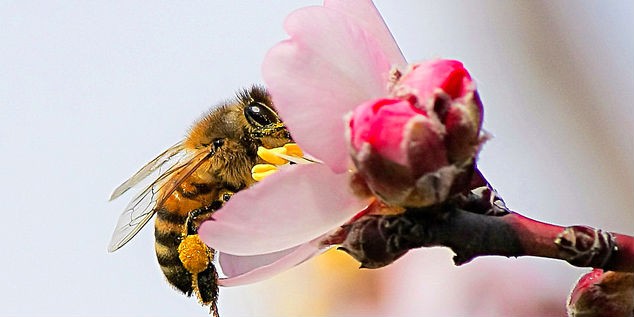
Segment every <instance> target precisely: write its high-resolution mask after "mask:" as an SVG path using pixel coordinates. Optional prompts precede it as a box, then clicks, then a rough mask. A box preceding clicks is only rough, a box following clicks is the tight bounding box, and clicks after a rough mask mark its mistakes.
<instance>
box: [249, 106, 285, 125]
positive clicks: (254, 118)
mask: <svg viewBox="0 0 634 317" xmlns="http://www.w3.org/2000/svg"><path fill="white" fill-rule="evenodd" d="M244 116H245V117H246V118H247V121H249V124H251V125H253V126H256V127H266V126H268V125H271V124H274V123H279V122H280V118H279V117H278V116H277V114H276V113H275V111H273V109H271V108H269V107H268V106H267V105H265V104H263V103H261V102H257V101H254V102H251V103H249V104H248V105H247V106H246V107H245V108H244Z"/></svg>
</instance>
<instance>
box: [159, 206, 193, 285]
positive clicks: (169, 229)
mask: <svg viewBox="0 0 634 317" xmlns="http://www.w3.org/2000/svg"><path fill="white" fill-rule="evenodd" d="M186 219H187V215H179V214H178V213H175V212H170V211H167V210H166V209H164V208H162V209H160V210H158V211H157V212H156V221H155V223H154V237H155V239H156V240H155V242H154V248H155V249H156V257H157V259H158V262H159V265H160V266H161V270H162V271H163V274H165V277H166V278H167V281H168V282H169V283H170V284H172V285H174V286H175V287H176V288H177V289H179V290H180V291H181V292H183V293H185V294H186V295H187V296H190V295H191V294H192V291H193V288H192V274H191V273H190V272H189V271H187V269H185V267H184V266H183V263H181V260H180V259H179V257H178V246H179V244H180V243H181V241H182V240H183V237H184V235H185V233H186V232H187V230H186V227H185V221H186Z"/></svg>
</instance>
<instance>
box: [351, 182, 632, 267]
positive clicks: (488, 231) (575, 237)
mask: <svg viewBox="0 0 634 317" xmlns="http://www.w3.org/2000/svg"><path fill="white" fill-rule="evenodd" d="M470 195H473V194H470ZM457 201H458V202H456V200H454V201H449V202H447V203H445V204H441V205H436V206H431V207H425V208H410V209H407V211H406V212H405V213H403V214H400V215H374V214H368V215H366V216H363V217H361V218H360V219H358V220H357V221H355V222H354V223H352V224H351V225H350V226H348V227H347V228H346V230H347V231H348V235H347V238H346V239H345V241H343V243H342V249H344V250H346V251H348V252H349V253H350V254H351V255H352V256H353V257H355V258H356V259H357V260H359V261H360V262H361V263H362V266H364V267H369V268H375V267H381V266H384V265H387V264H390V263H391V262H393V261H394V260H396V259H397V258H398V257H400V256H401V255H403V253H404V252H406V251H407V250H409V249H412V248H418V247H432V246H445V247H449V248H451V249H452V250H453V251H454V252H455V254H456V255H455V257H454V263H455V264H456V265H462V264H465V263H468V262H470V261H471V260H473V259H474V258H476V257H478V256H486V255H501V256H506V257H512V256H513V257H518V256H537V257H544V258H552V259H558V260H564V261H567V262H568V263H570V264H572V265H574V266H579V267H596V268H603V269H605V270H613V271H623V272H634V237H631V236H628V235H624V234H616V233H610V232H606V231H602V230H600V229H594V228H590V227H586V226H572V227H562V226H558V225H552V224H548V223H544V222H540V221H536V220H533V219H530V218H527V217H524V216H522V215H520V214H519V213H516V212H508V213H504V214H502V215H500V213H497V214H491V213H490V212H489V211H490V209H491V208H493V207H494V206H493V203H491V199H490V197H489V196H488V195H483V196H481V201H479V202H478V204H474V200H473V199H472V198H470V200H469V203H464V201H465V200H464V199H459V200H457ZM487 205H488V206H489V207H491V208H484V209H483V208H482V206H487ZM487 210H489V211H487ZM377 250H380V252H378V251H377Z"/></svg>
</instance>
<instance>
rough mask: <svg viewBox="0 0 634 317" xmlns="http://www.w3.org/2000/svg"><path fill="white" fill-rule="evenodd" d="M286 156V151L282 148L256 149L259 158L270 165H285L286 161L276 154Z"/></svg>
mask: <svg viewBox="0 0 634 317" xmlns="http://www.w3.org/2000/svg"><path fill="white" fill-rule="evenodd" d="M278 153H279V154H286V149H285V148H283V147H276V148H273V149H267V148H265V147H261V146H260V147H259V148H258V156H259V157H261V158H262V159H263V160H265V161H267V162H269V163H271V164H275V165H282V164H286V163H287V162H288V161H287V160H285V159H283V158H281V157H279V156H277V155H276V154H278Z"/></svg>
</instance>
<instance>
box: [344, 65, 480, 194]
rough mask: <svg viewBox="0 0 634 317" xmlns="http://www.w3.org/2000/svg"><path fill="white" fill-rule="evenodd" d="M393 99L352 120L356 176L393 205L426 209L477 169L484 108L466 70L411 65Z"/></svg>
mask: <svg viewBox="0 0 634 317" xmlns="http://www.w3.org/2000/svg"><path fill="white" fill-rule="evenodd" d="M390 95H391V97H389V98H381V99H375V100H370V101H367V102H365V103H363V104H361V105H359V106H358V107H357V108H356V109H355V110H354V111H353V113H352V115H351V117H350V121H349V133H350V139H349V141H350V145H351V151H352V157H353V161H354V163H355V165H356V167H357V169H358V172H359V173H360V174H361V175H362V176H363V178H364V179H365V180H366V182H367V185H368V187H369V188H370V189H371V190H372V192H373V193H374V194H375V195H377V196H378V197H380V198H381V199H382V200H384V201H385V202H387V203H388V204H394V205H400V206H408V207H422V206H426V205H430V204H433V203H437V202H441V201H443V200H444V199H446V198H447V195H448V194H449V192H450V189H451V186H452V185H453V181H454V179H455V178H456V176H457V175H459V174H460V173H463V172H464V171H465V170H467V169H469V168H472V166H473V163H474V160H475V156H476V155H477V152H478V150H479V147H480V144H481V143H482V138H481V136H480V127H481V122H482V104H481V102H480V99H479V97H478V95H477V92H476V90H475V84H474V83H473V81H472V79H471V76H470V75H469V73H468V72H467V71H466V70H465V69H464V67H463V66H462V63H460V62H458V61H453V60H434V61H429V62H424V63H420V64H415V65H412V66H410V68H409V70H408V71H407V72H406V73H405V74H404V75H402V76H401V77H400V78H397V79H396V81H395V82H394V83H393V85H392V87H391V90H390Z"/></svg>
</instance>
